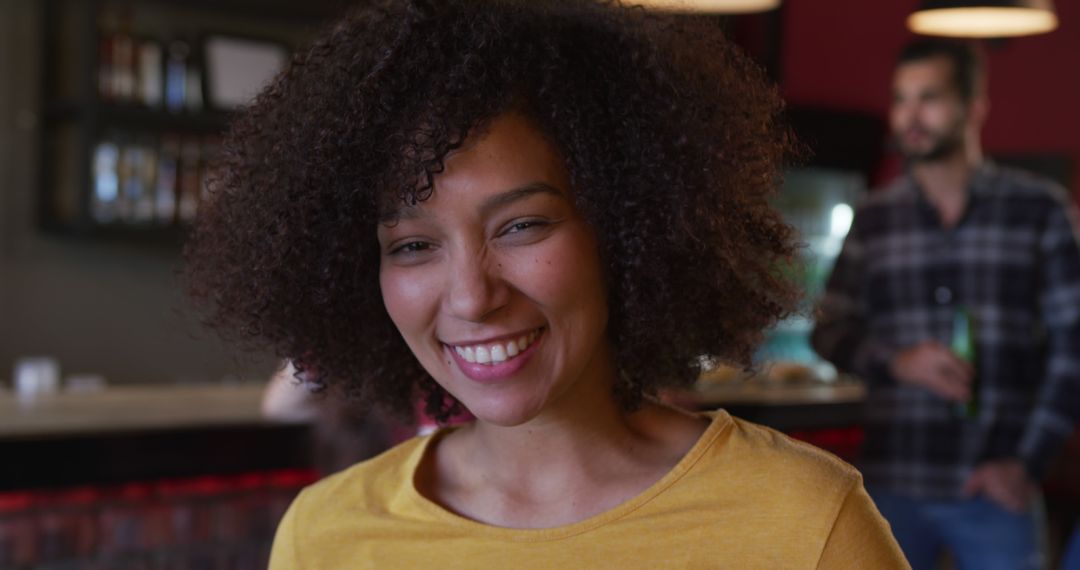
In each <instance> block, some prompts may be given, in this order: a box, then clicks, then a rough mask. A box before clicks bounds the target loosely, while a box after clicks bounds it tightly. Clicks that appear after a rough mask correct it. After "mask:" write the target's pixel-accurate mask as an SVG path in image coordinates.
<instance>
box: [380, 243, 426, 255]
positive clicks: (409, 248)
mask: <svg viewBox="0 0 1080 570" xmlns="http://www.w3.org/2000/svg"><path fill="white" fill-rule="evenodd" d="M429 249H431V244H430V243H428V242H426V241H410V242H407V243H403V244H401V245H399V246H396V247H394V248H393V249H391V250H390V255H400V254H405V255H407V254H410V253H420V252H422V251H427V250H429Z"/></svg>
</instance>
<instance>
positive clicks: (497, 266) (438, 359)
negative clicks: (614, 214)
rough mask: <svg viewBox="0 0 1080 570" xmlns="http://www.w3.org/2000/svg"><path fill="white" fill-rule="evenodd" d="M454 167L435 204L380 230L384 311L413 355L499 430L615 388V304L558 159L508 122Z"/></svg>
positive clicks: (533, 135) (473, 144) (512, 118)
mask: <svg viewBox="0 0 1080 570" xmlns="http://www.w3.org/2000/svg"><path fill="white" fill-rule="evenodd" d="M445 162H446V164H445V166H446V169H445V170H444V171H443V172H442V173H441V174H439V175H438V176H437V177H436V178H435V186H434V192H433V194H432V196H431V198H430V199H428V200H426V201H424V202H421V203H420V204H418V205H416V206H411V207H405V206H403V207H402V209H401V210H399V211H398V216H397V218H396V219H395V220H394V221H392V222H387V223H384V224H381V225H380V226H379V230H378V237H379V244H380V248H381V250H382V262H381V266H380V274H379V277H380V283H381V285H382V295H383V301H384V303H385V304H386V309H387V311H388V312H389V314H390V318H391V319H392V320H393V321H394V324H395V325H396V326H397V328H398V330H399V331H400V332H401V335H402V336H403V337H404V339H405V342H406V343H408V345H409V347H410V348H411V349H412V351H413V353H414V354H415V355H416V357H417V358H418V359H419V360H420V363H421V364H422V365H423V366H424V368H425V369H426V370H427V371H428V373H430V374H431V375H432V376H433V377H434V378H435V380H436V381H438V382H439V384H441V385H442V386H443V388H445V389H446V390H447V391H448V392H450V393H451V394H453V395H454V397H456V398H457V399H458V400H459V401H461V402H462V403H463V404H464V405H465V406H466V407H467V408H468V409H469V410H470V411H471V412H472V413H473V414H474V415H475V416H477V417H478V418H479V419H480V420H482V421H486V422H489V423H493V424H497V425H505V426H512V425H520V424H522V423H525V422H527V421H529V420H531V419H533V418H535V417H537V416H539V415H540V414H541V413H543V412H551V411H553V410H556V409H558V408H560V407H564V406H567V405H568V403H569V402H571V401H574V400H575V398H572V397H569V396H570V395H571V394H572V393H574V392H575V391H576V392H578V394H584V393H597V392H598V391H597V390H595V388H596V387H597V386H598V384H597V383H601V382H602V383H610V380H611V378H610V375H611V372H610V371H611V369H612V368H611V362H610V356H609V355H610V352H609V350H608V347H607V344H606V340H605V338H606V337H605V328H606V325H607V315H608V313H607V300H606V296H605V290H604V285H603V276H602V271H601V267H600V261H599V257H598V253H597V246H596V241H595V239H594V237H593V234H592V232H591V230H590V228H589V226H588V225H587V224H586V222H585V220H584V218H582V216H581V215H580V214H579V213H578V211H577V210H576V208H575V207H574V204H573V198H572V196H571V194H570V188H569V183H568V175H567V172H566V169H565V167H564V166H563V161H562V159H561V158H560V157H559V155H558V152H557V151H556V150H555V148H553V147H552V146H551V145H550V144H549V143H548V142H547V141H546V140H545V139H544V138H543V137H542V136H541V135H540V133H539V132H538V131H537V130H536V129H535V128H534V127H533V126H532V125H531V124H530V123H529V122H528V121H527V120H526V119H524V118H523V117H521V116H519V115H515V114H507V115H503V116H501V117H499V118H497V119H496V120H495V121H494V122H493V123H492V124H491V126H490V128H489V129H488V130H487V131H486V132H481V133H479V134H478V136H477V137H476V138H474V139H471V140H470V141H468V142H467V144H466V146H465V147H464V148H462V149H460V150H459V151H456V152H454V153H453V154H451V155H450V156H449V157H447V159H446V161H445ZM605 376H607V377H605ZM605 385H607V384H605ZM590 386H591V387H592V388H594V389H592V390H588V388H589V387H590ZM583 388H585V390H583ZM579 403H580V402H579Z"/></svg>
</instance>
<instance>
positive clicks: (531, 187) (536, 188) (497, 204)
mask: <svg viewBox="0 0 1080 570" xmlns="http://www.w3.org/2000/svg"><path fill="white" fill-rule="evenodd" d="M533 194H551V195H554V196H558V197H559V198H566V193H565V192H563V191H562V190H559V189H558V188H556V187H554V186H552V185H550V184H548V183H546V182H529V183H528V184H524V185H522V186H518V187H517V188H512V189H510V190H507V191H505V192H500V193H498V194H495V195H494V196H491V197H490V198H488V199H487V200H484V202H483V203H482V204H481V205H480V215H481V216H482V217H488V216H490V215H491V214H492V213H494V212H495V211H496V210H498V209H499V208H503V207H505V206H506V205H508V204H512V203H514V202H517V201H518V200H524V199H525V198H528V197H529V196H532V195H533ZM420 216H421V213H420V208H419V207H417V206H405V205H403V206H400V207H398V208H396V209H394V210H391V211H389V212H387V213H385V214H383V215H381V216H379V223H380V224H384V225H393V224H394V223H396V222H397V221H398V220H415V219H416V218H419V217H420Z"/></svg>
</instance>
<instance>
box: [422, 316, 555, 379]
mask: <svg viewBox="0 0 1080 570" xmlns="http://www.w3.org/2000/svg"><path fill="white" fill-rule="evenodd" d="M546 330H547V329H546V328H540V329H537V330H536V331H534V332H533V333H530V334H529V335H526V336H527V337H529V339H530V340H529V341H528V344H527V345H526V346H525V348H524V350H521V349H520V343H518V342H517V339H514V340H509V341H506V342H500V343H489V344H490V345H489V344H481V345H476V346H469V347H460V346H450V345H445V344H444V345H443V347H444V349H445V350H446V351H447V352H449V353H450V355H451V356H452V357H453V358H454V361H455V362H456V363H457V365H458V368H460V369H461V371H462V372H463V373H464V374H465V376H467V377H468V378H469V379H471V380H473V381H476V382H479V383H481V384H495V383H498V382H502V381H504V380H506V379H508V378H510V377H511V376H513V375H514V374H516V373H517V372H518V371H519V370H521V368H522V367H524V366H525V364H526V363H527V362H528V361H529V359H530V358H531V357H532V355H533V354H534V353H535V352H536V350H537V348H538V347H539V346H540V344H541V343H542V342H543V340H544V333H545V332H546ZM510 342H514V343H515V347H514V348H517V349H518V351H517V354H516V355H511V354H510V353H512V352H514V349H513V348H510V349H508V348H505V345H506V344H507V343H510ZM499 350H501V351H502V354H499V353H498V351H499ZM492 352H495V353H496V354H495V355H494V356H495V357H496V358H494V360H499V359H501V358H505V360H503V361H502V362H492V360H493V358H492V356H493V355H492V354H491V353H492ZM469 360H473V362H469Z"/></svg>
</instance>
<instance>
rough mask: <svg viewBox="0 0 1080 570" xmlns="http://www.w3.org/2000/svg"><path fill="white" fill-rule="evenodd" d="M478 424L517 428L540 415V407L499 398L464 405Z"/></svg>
mask: <svg viewBox="0 0 1080 570" xmlns="http://www.w3.org/2000/svg"><path fill="white" fill-rule="evenodd" d="M466 407H467V408H468V410H469V412H471V413H472V415H473V416H474V417H475V418H476V421H477V422H479V423H484V424H488V425H492V426H498V427H517V426H520V425H523V424H526V423H528V422H529V421H531V420H533V419H535V418H536V417H537V416H538V415H539V414H540V408H541V406H538V405H534V404H532V403H531V402H519V401H507V400H506V399H503V398H499V399H495V400H488V401H485V402H476V403H472V405H466Z"/></svg>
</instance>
